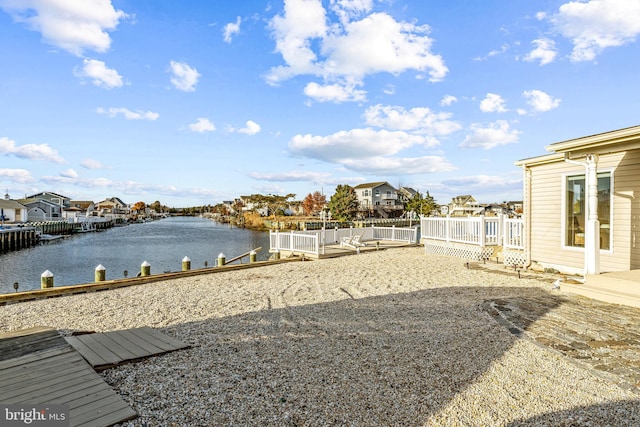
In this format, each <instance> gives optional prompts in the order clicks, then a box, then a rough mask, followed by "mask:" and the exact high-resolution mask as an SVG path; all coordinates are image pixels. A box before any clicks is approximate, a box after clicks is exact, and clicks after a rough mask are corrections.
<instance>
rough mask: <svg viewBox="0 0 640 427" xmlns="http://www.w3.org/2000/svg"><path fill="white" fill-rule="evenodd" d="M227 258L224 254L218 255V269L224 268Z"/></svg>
mask: <svg viewBox="0 0 640 427" xmlns="http://www.w3.org/2000/svg"><path fill="white" fill-rule="evenodd" d="M225 260H226V258H225V256H224V254H223V253H222V252H220V255H218V267H222V266H223V265H224V263H225Z"/></svg>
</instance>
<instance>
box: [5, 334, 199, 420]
mask: <svg viewBox="0 0 640 427" xmlns="http://www.w3.org/2000/svg"><path fill="white" fill-rule="evenodd" d="M186 347H188V345H186V344H184V343H182V342H180V341H178V340H175V339H173V338H171V337H169V336H167V335H165V334H163V333H161V332H158V331H156V330H154V329H152V328H148V327H144V328H136V329H129V330H122V331H114V332H105V333H93V334H85V335H78V336H71V337H62V336H61V335H60V334H59V333H58V332H57V331H56V330H54V329H51V328H46V327H36V328H30V329H25V330H22V331H17V332H13V333H8V334H2V335H0V402H2V403H3V404H25V405H34V404H65V405H68V408H69V422H70V424H69V425H70V426H87V427H106V426H111V425H113V424H117V423H121V422H123V421H126V420H130V419H133V418H135V417H137V414H136V412H135V411H134V410H133V409H132V408H130V407H129V405H127V403H125V402H124V401H123V400H122V398H120V396H119V395H118V394H117V393H116V392H115V391H114V390H113V389H112V388H111V387H110V386H109V384H107V383H106V382H105V381H104V380H103V379H102V377H101V376H100V375H99V374H98V373H97V372H96V369H105V368H107V367H112V366H115V365H117V364H119V363H123V362H128V361H135V360H139V359H142V358H144V357H149V356H153V355H158V354H163V353H166V352H169V351H173V350H178V349H181V348H186Z"/></svg>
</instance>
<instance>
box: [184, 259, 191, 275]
mask: <svg viewBox="0 0 640 427" xmlns="http://www.w3.org/2000/svg"><path fill="white" fill-rule="evenodd" d="M189 270H191V259H190V258H189V257H188V256H186V257H184V258H182V271H189Z"/></svg>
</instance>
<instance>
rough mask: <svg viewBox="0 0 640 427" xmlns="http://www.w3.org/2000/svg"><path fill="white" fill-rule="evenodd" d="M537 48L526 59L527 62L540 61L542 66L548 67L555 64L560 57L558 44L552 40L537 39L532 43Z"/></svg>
mask: <svg viewBox="0 0 640 427" xmlns="http://www.w3.org/2000/svg"><path fill="white" fill-rule="evenodd" d="M531 44H533V45H535V46H536V48H535V49H533V50H532V51H531V52H529V53H528V54H527V56H525V57H524V60H525V61H527V62H533V61H540V65H541V66H542V65H547V64H550V63H552V62H553V60H554V59H556V56H557V55H558V51H557V50H556V43H555V42H554V41H553V40H551V39H536V40H534V41H532V42H531Z"/></svg>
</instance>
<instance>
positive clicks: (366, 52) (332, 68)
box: [322, 13, 448, 82]
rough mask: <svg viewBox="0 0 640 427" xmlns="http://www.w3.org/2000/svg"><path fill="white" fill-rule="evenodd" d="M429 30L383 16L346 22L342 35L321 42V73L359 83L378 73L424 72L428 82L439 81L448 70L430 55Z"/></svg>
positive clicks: (438, 57) (442, 62) (371, 16)
mask: <svg viewBox="0 0 640 427" xmlns="http://www.w3.org/2000/svg"><path fill="white" fill-rule="evenodd" d="M429 30H430V29H429V26H428V25H415V24H412V23H406V22H397V21H396V20H395V19H393V18H392V17H391V16H389V15H387V14H385V13H373V14H371V15H369V16H367V17H366V18H364V19H362V20H361V21H354V22H350V23H349V24H348V25H347V26H346V27H345V28H344V33H343V34H336V33H331V34H330V35H329V36H328V37H327V38H325V39H324V43H323V48H322V50H323V52H324V53H326V55H327V61H326V62H325V63H324V64H323V68H324V72H325V73H328V74H329V75H341V76H345V77H347V78H352V79H353V78H355V79H360V78H362V77H364V76H365V75H368V74H375V73H380V72H387V73H391V74H400V73H402V72H404V71H407V70H416V71H426V72H428V74H429V76H430V78H429V80H430V81H433V82H436V81H440V80H442V79H443V78H444V76H445V75H446V74H447V72H448V69H447V67H446V66H445V65H444V61H443V60H442V57H441V56H439V55H434V54H433V53H431V45H432V44H433V40H432V39H431V38H429V37H428V36H427V34H428V33H429Z"/></svg>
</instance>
